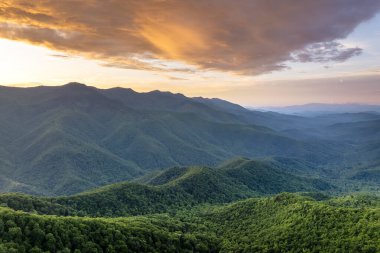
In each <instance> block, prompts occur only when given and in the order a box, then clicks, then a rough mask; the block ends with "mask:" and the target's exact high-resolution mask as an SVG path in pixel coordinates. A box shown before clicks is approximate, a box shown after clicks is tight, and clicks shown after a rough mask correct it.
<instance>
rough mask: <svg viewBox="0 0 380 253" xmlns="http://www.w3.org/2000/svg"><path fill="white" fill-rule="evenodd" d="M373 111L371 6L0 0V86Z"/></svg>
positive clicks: (376, 60)
mask: <svg viewBox="0 0 380 253" xmlns="http://www.w3.org/2000/svg"><path fill="white" fill-rule="evenodd" d="M73 81H75V82H81V83H85V84H87V85H91V86H96V87H99V88H111V87H116V86H118V87H128V88H132V89H134V90H136V91H141V92H145V91H151V90H164V91H171V92H175V93H177V92H180V93H183V94H185V95H187V96H204V97H219V98H222V99H227V100H229V101H232V102H236V103H239V104H242V105H245V106H281V105H294V104H306V103H365V104H380V1H379V0H361V1H357V0H319V1H315V0H304V1H298V0H281V1H278V0H193V1H182V0H107V1H104V0H66V1H56V0H36V1H26V0H2V1H1V2H0V85H6V86H15V87H30V86H38V85H62V84H65V83H68V82H73Z"/></svg>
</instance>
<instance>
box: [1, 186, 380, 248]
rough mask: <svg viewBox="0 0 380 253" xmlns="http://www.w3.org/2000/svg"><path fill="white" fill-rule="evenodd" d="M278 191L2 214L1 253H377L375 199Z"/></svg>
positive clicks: (379, 208) (379, 213) (379, 214)
mask: <svg viewBox="0 0 380 253" xmlns="http://www.w3.org/2000/svg"><path fill="white" fill-rule="evenodd" d="M316 199H318V194H317V195H316V196H314V197H310V196H309V195H299V194H288V193H283V194H280V195H275V196H272V197H262V198H251V199H247V200H243V201H238V202H235V203H232V204H228V205H210V204H207V205H202V206H198V207H196V208H193V209H188V210H182V211H180V212H178V213H176V214H151V215H147V216H134V217H127V218H86V217H82V218H80V217H60V216H49V215H37V214H33V213H27V212H20V211H14V210H12V209H9V208H6V207H2V208H1V209H0V238H1V239H0V252H76V253H79V252H378V251H379V250H380V236H379V231H380V198H377V197H370V196H364V195H361V196H347V197H342V198H328V199H326V200H316Z"/></svg>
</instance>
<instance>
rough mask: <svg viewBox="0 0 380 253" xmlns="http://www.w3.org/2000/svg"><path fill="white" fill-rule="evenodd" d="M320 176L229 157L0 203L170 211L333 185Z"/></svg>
mask: <svg viewBox="0 0 380 253" xmlns="http://www.w3.org/2000/svg"><path fill="white" fill-rule="evenodd" d="M333 190H335V187H334V186H333V185H331V184H329V183H327V182H325V181H324V180H321V179H318V178H313V177H302V176H296V175H293V174H291V173H289V172H286V171H281V170H280V169H279V168H278V167H276V166H275V165H274V164H273V163H269V162H267V161H250V160H247V159H240V160H239V161H237V160H234V161H232V162H231V163H230V164H225V165H224V166H223V167H221V168H207V167H173V168H170V169H168V170H165V171H162V172H160V173H158V174H156V175H155V176H153V177H151V178H146V177H145V181H144V184H141V183H130V182H125V183H118V184H113V185H108V186H105V187H102V188H99V189H96V190H92V191H88V192H84V193H81V194H78V195H73V196H68V197H58V198H43V197H31V196H27V195H20V194H3V195H0V203H5V204H6V205H7V206H9V207H12V208H14V209H17V210H24V211H37V212H38V213H41V214H61V215H62V214H66V215H67V214H71V215H74V214H76V215H90V216H128V215H139V214H150V213H162V212H168V211H170V212H172V211H173V212H176V211H177V210H181V209H184V208H188V207H191V206H195V205H198V204H204V203H225V202H231V201H234V200H238V199H243V198H247V197H251V196H258V195H266V194H276V193H280V192H284V191H287V192H300V191H327V192H328V191H333Z"/></svg>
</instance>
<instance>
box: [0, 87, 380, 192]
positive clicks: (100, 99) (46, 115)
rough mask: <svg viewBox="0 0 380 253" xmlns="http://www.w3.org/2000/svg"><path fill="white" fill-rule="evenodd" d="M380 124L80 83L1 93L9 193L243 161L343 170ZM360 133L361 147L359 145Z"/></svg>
mask: <svg viewBox="0 0 380 253" xmlns="http://www.w3.org/2000/svg"><path fill="white" fill-rule="evenodd" d="M379 118H380V116H379V115H376V114H370V113H367V114H360V113H359V114H351V115H343V116H339V117H336V116H331V117H329V116H323V117H320V116H319V117H315V118H310V117H299V116H290V115H282V114H278V113H270V112H268V113H264V112H257V111H250V110H247V109H245V108H243V107H241V106H238V105H235V104H232V103H229V102H227V101H223V100H220V99H205V98H188V97H185V96H183V95H181V94H172V93H169V92H159V91H153V92H147V93H137V92H135V91H133V90H130V89H122V88H113V89H96V88H94V87H89V86H86V85H83V84H79V83H70V84H67V85H64V86H57V87H43V86H41V87H35V88H10V87H0V122H1V126H2V127H1V129H0V144H1V145H0V172H1V175H0V190H1V191H18V192H26V193H32V194H43V195H63V194H73V193H78V192H82V191H84V190H87V189H91V188H95V187H98V186H101V185H106V184H109V183H115V182H119V181H124V180H130V179H134V178H137V177H140V176H143V175H145V174H147V173H149V172H150V171H152V170H157V169H163V168H168V167H171V166H190V165H199V166H216V165H217V164H219V163H221V162H223V161H224V160H226V159H230V158H233V157H236V156H245V157H248V158H257V157H270V156H282V157H292V158H298V159H301V160H303V161H304V162H307V163H312V164H314V165H315V166H317V167H318V166H325V165H326V164H329V163H330V162H331V161H333V163H335V164H336V163H340V162H344V161H348V160H347V159H348V158H350V157H351V156H350V155H346V154H350V152H351V153H352V152H354V153H357V151H358V150H359V151H362V150H364V149H363V148H362V147H369V146H368V145H373V144H371V143H369V141H373V138H378V133H377V131H378V120H379ZM342 123H343V124H342ZM347 123H349V124H347ZM339 124H341V125H339ZM360 131H361V132H360ZM363 131H365V132H363ZM366 133H368V134H366ZM352 135H355V136H356V137H355V138H357V139H358V140H360V142H358V143H350V142H349V141H348V140H347V138H348V137H349V136H352ZM345 136H347V137H345ZM363 152H365V151H363ZM347 157H348V158H347ZM368 157H370V158H371V159H372V158H373V160H368V159H367V160H365V163H370V164H376V162H378V160H377V159H378V158H377V157H373V156H372V155H371V156H368ZM359 160H360V159H359ZM363 161H364V160H363ZM359 162H360V161H359ZM350 163H351V162H350ZM355 166H356V165H355ZM355 168H357V167H355Z"/></svg>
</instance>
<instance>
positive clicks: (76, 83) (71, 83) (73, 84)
mask: <svg viewBox="0 0 380 253" xmlns="http://www.w3.org/2000/svg"><path fill="white" fill-rule="evenodd" d="M63 86H65V87H89V86H87V85H85V84H83V83H78V82H70V83H67V84H65V85H63Z"/></svg>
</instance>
